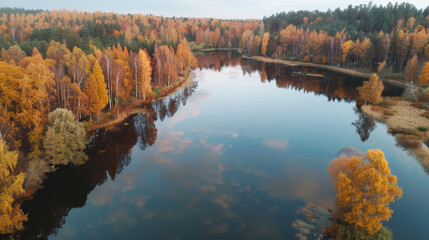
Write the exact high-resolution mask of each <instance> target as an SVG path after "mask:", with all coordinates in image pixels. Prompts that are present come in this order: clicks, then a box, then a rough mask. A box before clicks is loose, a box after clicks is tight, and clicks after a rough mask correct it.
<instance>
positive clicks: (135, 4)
mask: <svg viewBox="0 0 429 240" xmlns="http://www.w3.org/2000/svg"><path fill="white" fill-rule="evenodd" d="M369 1H370V0H366V1H362V0H347V1H344V0H328V1H321V0H211V1H210V0H67V1H63V0H0V6H6V7H22V8H26V9H48V10H54V9H67V10H73V9H76V10H79V11H89V12H94V11H104V12H116V13H142V14H153V15H157V16H161V15H162V16H166V17H172V16H176V17H213V18H228V19H231V18H234V19H246V18H263V17H264V16H269V15H272V14H274V13H277V12H281V11H291V10H316V9H318V10H327V9H332V10H333V9H335V8H337V7H340V8H346V7H347V6H348V5H350V4H351V5H359V4H368V2H369ZM372 2H373V3H374V4H377V5H379V4H383V5H386V4H387V3H388V2H389V1H388V0H373V1H372ZM408 2H410V3H412V4H414V5H415V6H416V7H417V8H419V9H420V8H426V7H427V6H428V5H429V1H428V0H413V1H411V0H410V1H408Z"/></svg>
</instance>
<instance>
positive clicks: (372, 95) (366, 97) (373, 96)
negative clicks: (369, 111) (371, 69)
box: [358, 73, 384, 104]
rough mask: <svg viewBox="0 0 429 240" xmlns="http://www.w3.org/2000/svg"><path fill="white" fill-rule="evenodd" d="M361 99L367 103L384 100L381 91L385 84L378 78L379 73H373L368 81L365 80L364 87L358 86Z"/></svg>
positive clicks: (376, 102)
mask: <svg viewBox="0 0 429 240" xmlns="http://www.w3.org/2000/svg"><path fill="white" fill-rule="evenodd" d="M358 90H359V99H360V100H362V101H364V102H365V104H366V103H367V102H368V103H370V104H378V103H380V102H381V101H383V97H382V96H381V93H382V92H383V90H384V85H383V82H382V81H381V80H378V77H377V74H375V73H374V74H372V75H371V77H370V78H369V80H368V81H366V82H364V83H363V85H362V87H359V88H358Z"/></svg>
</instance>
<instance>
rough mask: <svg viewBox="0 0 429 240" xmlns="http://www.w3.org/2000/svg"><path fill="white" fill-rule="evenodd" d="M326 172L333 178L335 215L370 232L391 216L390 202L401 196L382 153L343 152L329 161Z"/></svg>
mask: <svg viewBox="0 0 429 240" xmlns="http://www.w3.org/2000/svg"><path fill="white" fill-rule="evenodd" d="M328 171H329V173H330V175H331V177H332V178H333V179H334V181H336V186H335V189H336V191H337V201H336V212H335V215H336V217H337V218H338V219H339V220H340V221H342V222H347V223H349V224H351V225H353V226H355V227H359V228H361V229H364V230H365V231H367V232H368V233H369V234H370V235H373V234H375V233H377V232H378V231H379V230H380V229H381V227H382V223H381V222H382V221H387V220H389V219H390V217H391V216H392V213H393V211H392V210H391V209H390V208H389V204H390V203H391V202H394V201H395V200H396V199H398V198H400V197H401V196H402V189H401V188H399V187H398V180H397V178H396V176H394V175H392V174H391V172H390V168H389V166H388V163H387V161H386V159H385V157H384V153H383V152H382V151H381V150H368V151H367V153H366V155H365V156H357V155H354V156H344V155H342V156H341V157H339V158H336V159H334V160H332V162H331V163H330V164H329V166H328Z"/></svg>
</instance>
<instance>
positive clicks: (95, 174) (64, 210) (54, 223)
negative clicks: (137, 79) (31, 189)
mask: <svg viewBox="0 0 429 240" xmlns="http://www.w3.org/2000/svg"><path fill="white" fill-rule="evenodd" d="M196 88H197V84H193V85H191V86H189V87H186V88H183V89H181V90H179V91H178V92H177V93H176V95H173V96H169V97H167V98H166V99H163V100H160V101H157V102H155V103H153V105H148V106H146V110H147V113H146V114H142V113H141V114H137V115H135V116H131V117H129V118H127V119H126V120H125V121H124V122H123V123H121V125H118V126H117V128H115V129H114V130H113V131H106V130H103V129H101V130H99V131H97V132H95V133H94V134H93V135H92V136H91V138H90V141H89V144H88V146H87V150H86V153H87V155H88V157H89V161H88V162H86V163H85V164H84V165H81V166H65V167H62V168H60V169H58V171H56V172H54V173H51V174H50V175H49V176H48V177H47V179H46V180H45V182H44V184H43V185H44V187H43V189H41V190H40V191H38V192H37V193H36V195H35V197H34V199H33V200H29V201H26V202H24V204H23V209H24V211H25V212H26V213H28V214H29V215H28V222H27V223H26V226H25V230H24V231H23V232H22V233H21V236H20V239H47V238H48V237H49V236H50V235H52V234H55V233H56V232H57V229H58V228H61V226H62V225H63V224H64V222H65V218H66V217H67V215H68V213H69V211H70V210H71V209H73V208H79V207H83V206H85V204H86V202H87V196H88V194H89V193H91V192H92V191H93V190H94V189H95V187H96V186H97V185H102V184H103V183H104V182H105V181H106V180H107V179H108V178H109V177H110V179H111V180H113V181H114V180H115V178H116V176H117V175H119V174H120V173H121V172H122V170H123V169H124V168H125V167H126V166H128V165H129V164H130V161H131V156H130V150H131V148H133V147H134V146H135V145H136V144H137V142H138V143H139V146H140V148H141V149H143V150H144V149H146V147H148V146H152V145H153V144H154V143H155V141H156V137H157V133H158V130H157V128H156V125H155V121H156V120H157V116H160V118H161V116H163V118H164V117H165V116H168V117H172V116H173V115H174V114H175V113H176V112H177V110H178V109H179V107H180V104H183V105H185V104H186V102H187V100H188V98H189V97H190V96H191V94H192V93H193V92H194V91H195V89H196ZM163 106H164V107H163Z"/></svg>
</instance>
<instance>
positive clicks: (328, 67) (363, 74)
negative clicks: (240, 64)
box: [242, 55, 420, 88]
mask: <svg viewBox="0 0 429 240" xmlns="http://www.w3.org/2000/svg"><path fill="white" fill-rule="evenodd" d="M242 58H244V59H249V60H254V61H259V62H263V63H279V64H283V65H286V66H289V67H314V68H320V69H326V70H329V71H333V72H338V73H344V74H348V75H352V76H356V77H361V78H368V79H369V77H370V75H371V74H372V73H371V72H361V71H358V70H353V69H349V68H343V67H335V66H331V65H322V64H317V63H310V62H299V61H289V60H281V59H273V58H268V57H263V56H250V57H249V56H246V55H243V56H242ZM379 78H380V79H381V80H382V81H383V82H386V83H389V84H392V85H395V86H399V87H404V88H405V87H407V86H408V84H406V83H403V82H401V81H398V80H393V79H388V78H381V77H379ZM416 87H418V88H420V86H416Z"/></svg>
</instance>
